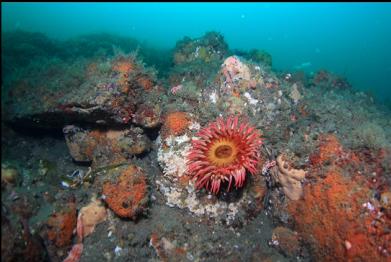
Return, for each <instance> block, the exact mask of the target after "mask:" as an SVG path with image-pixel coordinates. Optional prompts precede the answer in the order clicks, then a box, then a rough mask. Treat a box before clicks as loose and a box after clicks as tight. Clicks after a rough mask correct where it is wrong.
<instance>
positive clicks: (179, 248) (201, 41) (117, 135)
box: [1, 32, 391, 261]
mask: <svg viewBox="0 0 391 262" xmlns="http://www.w3.org/2000/svg"><path fill="white" fill-rule="evenodd" d="M7 37H8V38H7ZM5 39H9V40H13V41H16V42H15V43H19V42H28V43H29V44H30V49H27V50H25V49H26V45H22V44H21V45H20V46H18V45H13V46H8V47H7V46H6V47H5V49H4V50H3V53H4V54H5V60H4V61H3V68H4V69H3V76H6V80H5V81H4V86H2V91H3V92H2V148H1V153H2V156H1V162H2V175H1V177H2V178H1V186H2V189H1V190H2V194H1V198H2V235H1V237H2V247H1V256H2V260H3V259H4V261H347V260H351V261H389V259H390V258H391V246H390V243H391V233H390V232H391V204H390V203H391V140H390V138H391V114H390V110H389V109H388V108H385V107H383V106H381V105H379V104H376V102H375V101H374V100H373V98H372V97H371V96H370V95H368V94H365V93H363V92H357V91H355V90H354V87H351V86H350V84H349V83H348V81H347V80H346V79H344V78H343V77H340V76H337V75H335V74H332V73H330V72H328V71H326V70H321V71H319V72H317V73H316V74H315V75H314V76H307V75H305V74H304V73H303V72H293V71H292V72H276V71H274V70H272V68H271V63H272V58H271V56H270V55H269V54H267V53H266V52H264V51H260V50H252V51H251V52H244V51H238V50H229V48H228V45H227V44H226V43H225V41H224V38H223V37H222V36H221V35H220V34H218V33H214V32H211V33H207V34H205V35H204V36H202V37H200V38H197V39H190V38H184V39H183V40H181V41H178V44H177V45H176V47H175V49H174V51H172V52H171V53H169V54H168V55H167V56H166V57H165V56H159V55H156V53H153V52H152V51H151V50H149V49H143V48H141V51H140V50H139V51H138V53H134V52H131V50H133V49H134V48H135V46H137V43H134V42H132V41H130V40H129V39H122V38H117V37H113V36H109V35H100V36H85V37H81V38H80V39H74V40H72V41H69V42H65V43H66V46H67V47H68V49H69V50H66V49H62V48H64V46H65V44H64V43H55V42H52V41H51V40H49V39H47V38H46V37H44V36H42V35H34V34H33V35H31V34H29V33H23V32H17V33H13V34H10V35H6V37H5ZM37 39H39V41H38V40H37ZM85 39H88V40H89V41H87V42H88V43H89V44H90V46H87V47H86V46H85V43H86V41H85ZM18 41H19V42H18ZM133 41H135V40H133ZM37 43H39V44H37ZM83 43H84V44H83ZM107 43H110V44H107ZM42 45H46V47H49V46H50V47H51V48H42ZM113 45H117V46H119V47H120V48H119V49H122V50H125V51H121V52H119V51H118V50H114V51H112V46H113ZM31 46H33V47H34V48H35V49H34V48H33V49H31ZM18 48H19V49H18ZM39 48H42V49H45V52H48V53H44V51H43V50H41V51H40V52H38V51H37V50H39ZM83 48H84V49H83ZM15 50H19V51H18V52H15ZM20 50H24V51H25V53H24V54H26V52H27V53H28V52H32V53H34V54H39V55H37V56H36V58H35V60H36V61H31V60H29V59H27V62H26V61H25V60H26V58H25V57H22V56H20V55H19V54H20ZM50 50H51V51H50ZM64 50H66V51H64ZM72 50H73V51H72ZM91 50H96V53H92V51H91ZM148 51H150V53H148ZM50 52H52V53H50ZM88 52H89V53H91V54H89V53H88ZM105 52H106V53H105ZM152 54H155V55H152ZM53 56H55V59H54V58H53ZM70 57H71V58H70ZM140 57H142V58H143V59H144V61H146V62H147V63H146V64H143V63H142V62H141V60H140ZM11 58H14V60H12V59H11ZM10 59H11V60H12V61H13V62H11V60H10ZM165 59H166V60H165ZM17 63H19V64H17ZM4 65H6V67H5V66H4ZM151 65H153V66H154V68H155V69H151V68H150V66H151ZM15 68H16V69H15ZM234 115H235V116H239V121H240V122H246V123H248V126H247V127H246V128H248V129H246V128H245V127H244V126H242V127H243V128H237V129H236V130H233V131H232V132H239V133H238V134H240V132H242V133H243V132H244V131H245V130H247V131H248V133H249V134H250V133H251V131H250V127H254V129H251V130H258V131H259V132H260V134H261V137H262V146H259V148H257V152H256V155H257V164H256V166H255V169H256V172H254V174H250V172H248V170H247V174H246V177H245V183H244V185H243V186H242V187H238V188H233V189H232V190H230V191H229V192H226V185H225V184H224V185H222V186H221V188H220V190H219V193H218V194H217V195H216V194H212V193H210V192H208V188H201V189H200V190H198V189H197V188H196V187H195V185H194V183H195V181H194V180H195V179H196V178H194V177H193V176H192V175H191V172H190V171H189V170H188V169H187V165H188V162H187V155H188V153H189V152H190V151H191V150H192V147H193V146H194V144H193V143H192V141H193V140H195V137H198V138H199V137H200V133H198V131H200V130H202V129H203V128H205V127H206V126H208V124H210V123H213V122H214V121H216V119H218V118H219V116H223V117H224V119H225V120H224V121H226V119H230V117H231V116H234ZM224 121H223V122H224ZM228 123H230V122H229V121H228ZM231 126H232V123H231V124H227V126H226V127H225V128H227V129H230V128H231ZM240 130H241V131H240ZM247 131H246V132H247ZM225 134H227V133H225ZM220 135H221V133H219V132H218V131H216V133H215V137H218V136H220ZM227 137H228V138H227ZM229 137H230V136H229V135H226V137H225V138H222V139H221V140H219V141H220V142H221V141H223V142H224V141H227V140H226V139H229ZM241 137H242V136H241ZM211 139H212V138H211ZM235 141H239V142H236V143H243V148H244V150H248V148H249V147H250V146H249V142H246V141H244V140H243V141H242V140H235ZM229 145H231V144H229ZM223 156H224V154H223ZM189 172H190V173H189ZM209 189H210V188H209Z"/></svg>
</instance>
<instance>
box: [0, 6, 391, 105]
mask: <svg viewBox="0 0 391 262" xmlns="http://www.w3.org/2000/svg"><path fill="white" fill-rule="evenodd" d="M1 7H2V11H1V12H2V32H8V31H13V30H25V31H31V32H42V33H44V34H46V35H47V36H48V37H50V38H53V39H58V40H66V39H69V38H71V37H76V36H78V35H82V34H91V33H101V32H107V33H113V34H116V35H121V36H129V37H134V38H136V39H138V40H140V41H142V42H144V43H147V44H148V45H150V46H152V47H154V48H158V49H172V48H174V47H175V43H176V42H177V41H178V40H180V39H182V38H183V37H184V36H189V37H192V38H194V37H200V36H202V35H203V34H204V33H205V32H207V31H217V32H220V33H222V34H223V35H224V37H225V40H226V41H227V43H228V45H229V47H230V49H243V50H249V49H252V48H257V49H263V50H266V51H267V52H269V53H270V54H271V55H272V56H273V69H275V70H286V71H288V72H289V71H292V72H293V71H295V70H304V71H305V72H306V73H308V74H313V73H315V72H316V71H317V70H319V69H327V70H329V71H331V72H334V73H337V74H339V75H342V76H345V77H347V79H348V80H349V82H350V83H351V84H352V85H353V87H354V88H355V89H358V90H362V91H365V92H369V93H371V94H372V95H373V96H374V97H375V98H376V99H377V101H378V102H380V103H386V104H388V105H391V86H390V83H391V3H2V4H1Z"/></svg>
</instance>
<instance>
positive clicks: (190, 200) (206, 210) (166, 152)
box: [156, 122, 251, 225]
mask: <svg viewBox="0 0 391 262" xmlns="http://www.w3.org/2000/svg"><path fill="white" fill-rule="evenodd" d="M189 129H191V130H192V131H198V130H199V129H200V125H199V124H198V123H196V122H194V123H192V124H191V125H190V127H189ZM191 139H197V138H196V137H192V138H190V137H189V135H188V133H186V134H184V135H182V136H169V137H168V138H166V139H164V141H162V138H161V136H159V137H158V139H157V140H156V143H157V145H158V163H159V165H160V167H161V168H162V170H163V176H159V177H158V178H157V180H156V183H157V185H158V188H159V191H160V192H161V193H162V194H163V195H164V196H165V199H166V205H168V206H169V207H177V208H181V209H187V210H188V211H190V212H191V213H193V214H195V215H197V216H200V217H205V216H206V217H208V218H216V222H218V221H220V219H218V218H221V219H223V220H225V221H226V223H227V224H228V225H230V224H232V222H233V221H234V219H235V218H236V216H237V214H238V213H239V210H244V208H245V207H246V206H248V205H249V204H250V202H251V199H250V198H249V196H248V194H247V193H246V192H244V193H243V196H242V198H241V199H240V200H239V201H236V202H235V203H228V202H225V201H221V200H216V198H215V197H207V196H205V195H204V196H203V197H199V196H198V194H197V190H196V189H195V185H194V181H193V180H189V182H188V184H186V185H184V184H183V183H180V181H179V178H180V177H182V176H185V175H186V156H187V154H188V153H189V151H190V149H191Z"/></svg>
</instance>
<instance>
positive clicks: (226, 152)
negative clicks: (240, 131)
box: [207, 139, 238, 167]
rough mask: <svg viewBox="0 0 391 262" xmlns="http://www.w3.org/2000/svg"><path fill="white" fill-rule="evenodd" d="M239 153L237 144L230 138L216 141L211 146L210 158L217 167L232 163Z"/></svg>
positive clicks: (208, 155)
mask: <svg viewBox="0 0 391 262" xmlns="http://www.w3.org/2000/svg"><path fill="white" fill-rule="evenodd" d="M237 154H238V149H237V145H236V144H235V143H234V142H233V141H231V140H229V139H220V140H218V141H215V142H214V143H213V144H212V145H211V146H210V148H209V150H208V153H207V157H208V160H209V161H210V162H211V163H212V164H213V165H215V166H216V167H223V166H228V165H230V164H232V163H233V162H234V161H235V160H236V156H237Z"/></svg>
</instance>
